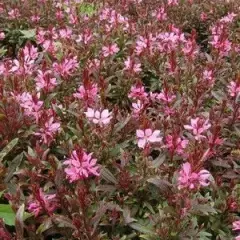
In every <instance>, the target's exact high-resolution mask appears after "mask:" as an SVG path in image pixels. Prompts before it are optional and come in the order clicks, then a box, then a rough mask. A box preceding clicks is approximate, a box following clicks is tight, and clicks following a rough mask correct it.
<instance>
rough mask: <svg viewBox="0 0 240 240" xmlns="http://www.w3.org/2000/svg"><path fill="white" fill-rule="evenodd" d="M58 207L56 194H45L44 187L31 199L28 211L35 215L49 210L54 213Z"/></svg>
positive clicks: (49, 212)
mask: <svg viewBox="0 0 240 240" xmlns="http://www.w3.org/2000/svg"><path fill="white" fill-rule="evenodd" d="M56 207H57V200H56V194H45V193H44V192H43V190H42V189H39V190H38V191H37V192H36V193H35V199H34V200H32V201H29V203H28V207H27V209H28V211H29V212H31V213H33V214H34V216H35V217H37V216H38V215H39V214H41V213H44V211H47V212H48V214H52V213H53V212H54V211H55V209H56Z"/></svg>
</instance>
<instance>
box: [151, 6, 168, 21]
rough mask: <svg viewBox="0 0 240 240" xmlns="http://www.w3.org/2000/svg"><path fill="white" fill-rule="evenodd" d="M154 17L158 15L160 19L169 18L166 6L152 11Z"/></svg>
mask: <svg viewBox="0 0 240 240" xmlns="http://www.w3.org/2000/svg"><path fill="white" fill-rule="evenodd" d="M152 16H153V17H156V18H157V20H158V21H165V20H166V19H167V13H166V11H165V8H164V7H160V8H159V9H158V10H156V11H154V12H153V13H152Z"/></svg>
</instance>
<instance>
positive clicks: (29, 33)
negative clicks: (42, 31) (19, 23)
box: [20, 29, 36, 39]
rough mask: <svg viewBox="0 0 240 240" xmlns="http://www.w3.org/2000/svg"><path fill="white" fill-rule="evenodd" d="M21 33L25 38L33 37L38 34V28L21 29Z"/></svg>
mask: <svg viewBox="0 0 240 240" xmlns="http://www.w3.org/2000/svg"><path fill="white" fill-rule="evenodd" d="M20 33H21V34H23V36H22V37H23V38H26V39H31V38H34V37H35V36H36V29H29V30H20Z"/></svg>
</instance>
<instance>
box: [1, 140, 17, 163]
mask: <svg viewBox="0 0 240 240" xmlns="http://www.w3.org/2000/svg"><path fill="white" fill-rule="evenodd" d="M18 140H19V139H18V138H15V139H13V140H12V141H11V142H10V143H9V144H8V145H7V146H6V147H5V148H4V149H3V150H2V151H1V152H0V162H1V161H2V160H3V158H4V157H5V156H6V155H7V154H8V153H9V152H10V151H11V150H12V149H13V148H14V147H15V146H16V145H17V143H18Z"/></svg>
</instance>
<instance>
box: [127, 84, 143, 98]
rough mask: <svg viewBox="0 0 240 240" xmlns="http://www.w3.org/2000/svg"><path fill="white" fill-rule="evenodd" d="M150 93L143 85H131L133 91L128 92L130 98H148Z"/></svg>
mask: <svg viewBox="0 0 240 240" xmlns="http://www.w3.org/2000/svg"><path fill="white" fill-rule="evenodd" d="M147 96H148V94H147V93H146V92H145V88H144V87H143V86H142V85H135V86H132V87H131V91H130V93H129V94H128V97H129V98H132V99H140V100H146V98H147Z"/></svg>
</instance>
